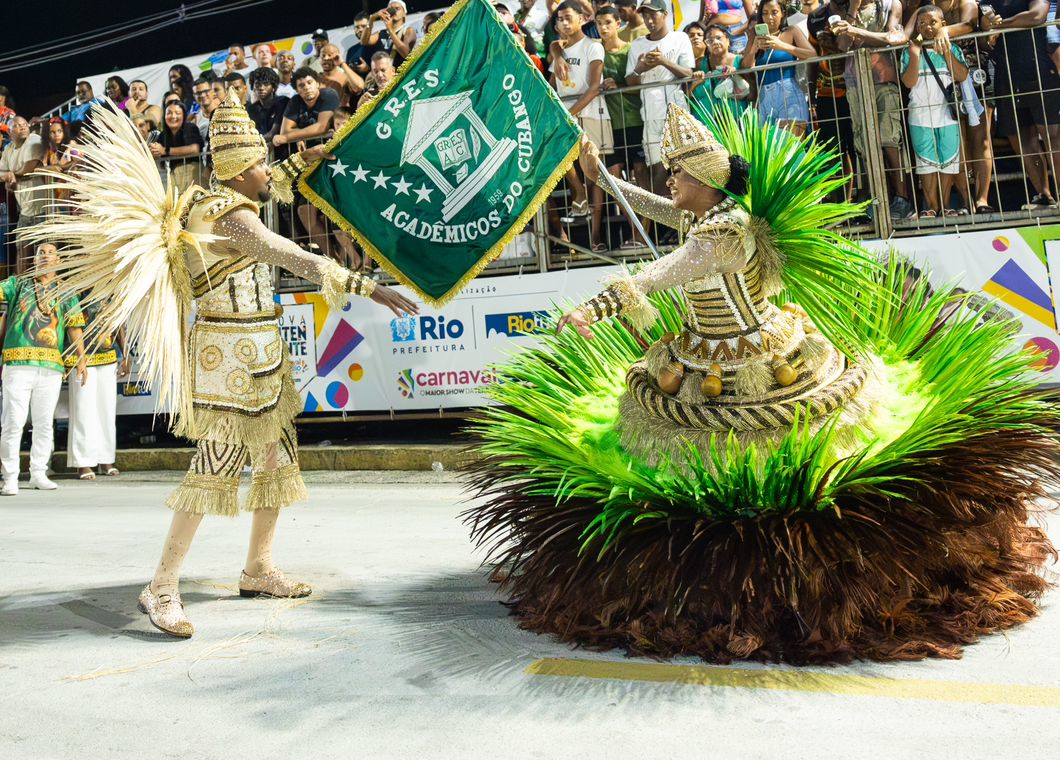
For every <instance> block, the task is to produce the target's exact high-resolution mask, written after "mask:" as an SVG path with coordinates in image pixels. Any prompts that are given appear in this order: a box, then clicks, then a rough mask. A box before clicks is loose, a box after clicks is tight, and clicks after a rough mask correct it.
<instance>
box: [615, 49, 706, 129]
mask: <svg viewBox="0 0 1060 760" xmlns="http://www.w3.org/2000/svg"><path fill="white" fill-rule="evenodd" d="M656 48H658V49H659V52H661V53H662V54H663V56H665V57H666V59H667V60H669V61H673V62H674V63H676V64H677V65H679V66H684V67H685V68H687V69H694V68H695V67H696V57H695V55H694V54H693V53H692V41H691V40H689V39H688V35H687V34H685V33H684V32H670V33H669V34H667V35H666V36H665V37H663V38H662V39H661V40H650V39H648V38H647V37H640V38H639V39H636V40H633V42H631V43H630V46H629V58H628V59H627V61H626V76H627V77H628V76H629V75H630V74H632V73H633V69H634V68H636V66H637V61H639V60H640V57H641V56H642V55H644V54H645V53H647V52H650V51H652V50H655V49H656ZM674 79H677V77H676V76H675V75H674V73H673V72H672V71H670V69H668V68H666V67H665V66H662V65H659V66H655V67H653V68H650V69H648V70H647V71H645V72H644V73H643V74H641V75H640V81H641V84H650V83H652V82H670V81H672V80H674ZM640 100H641V108H640V115H641V117H643V119H644V120H645V121H648V120H652V119H665V118H666V107H667V106H668V105H669V104H670V103H674V104H676V105H678V106H680V107H681V108H688V104H687V102H686V101H685V95H684V93H683V92H681V85H679V84H674V85H668V86H665V87H645V88H644V89H642V90H641V91H640Z"/></svg>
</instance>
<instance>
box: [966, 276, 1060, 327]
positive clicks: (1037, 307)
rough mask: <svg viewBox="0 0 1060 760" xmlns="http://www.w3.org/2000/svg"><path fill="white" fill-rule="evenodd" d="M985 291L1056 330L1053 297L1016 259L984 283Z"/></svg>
mask: <svg viewBox="0 0 1060 760" xmlns="http://www.w3.org/2000/svg"><path fill="white" fill-rule="evenodd" d="M983 291H984V292H986V293H989V294H990V295H992V296H994V297H995V298H997V299H998V300H999V301H1001V302H1002V303H1004V304H1007V305H1008V306H1011V307H1012V308H1013V309H1016V310H1017V311H1019V312H1021V313H1023V314H1026V315H1027V316H1028V317H1030V318H1031V319H1035V320H1037V321H1038V322H1041V323H1042V324H1043V325H1045V326H1046V327H1048V328H1050V329H1052V330H1056V317H1055V315H1054V314H1053V302H1052V299H1051V298H1050V297H1049V294H1048V293H1047V292H1045V291H1044V290H1042V288H1041V286H1040V285H1039V284H1038V283H1036V282H1035V281H1034V279H1033V278H1032V277H1031V276H1030V275H1029V274H1027V273H1026V272H1025V271H1023V269H1022V268H1021V267H1020V265H1019V264H1017V263H1016V262H1015V261H1014V260H1012V259H1009V260H1008V261H1006V262H1005V263H1004V264H1003V265H1002V267H1001V268H1000V269H999V270H997V271H996V272H995V273H994V276H993V277H991V278H990V279H989V280H988V281H987V282H986V284H985V285H983Z"/></svg>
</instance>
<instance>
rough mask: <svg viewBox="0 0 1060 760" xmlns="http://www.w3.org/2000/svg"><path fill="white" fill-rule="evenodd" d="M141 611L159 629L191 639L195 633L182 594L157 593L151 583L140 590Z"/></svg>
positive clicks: (171, 634)
mask: <svg viewBox="0 0 1060 760" xmlns="http://www.w3.org/2000/svg"><path fill="white" fill-rule="evenodd" d="M139 607H140V612H142V613H144V614H145V615H147V617H148V618H150V620H151V625H153V626H154V627H155V628H157V629H158V630H160V631H162V632H164V633H168V634H169V635H170V636H176V637H177V638H180V639H190V638H191V635H192V634H193V633H195V628H194V627H193V626H192V624H191V621H190V620H188V616H187V615H185V614H184V603H183V602H181V601H180V594H179V593H177V594H172V595H171V594H156V593H155V592H154V591H152V590H151V584H150V583H148V584H147V585H146V586H144V590H143V591H141V592H140V604H139Z"/></svg>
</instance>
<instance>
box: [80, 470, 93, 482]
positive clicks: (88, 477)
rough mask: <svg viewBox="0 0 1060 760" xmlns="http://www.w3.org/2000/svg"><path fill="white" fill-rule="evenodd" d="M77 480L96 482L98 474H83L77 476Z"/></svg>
mask: <svg viewBox="0 0 1060 760" xmlns="http://www.w3.org/2000/svg"><path fill="white" fill-rule="evenodd" d="M77 479H78V480H95V479H96V473H94V472H82V473H81V474H80V475H78V476H77Z"/></svg>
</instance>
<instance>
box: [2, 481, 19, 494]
mask: <svg viewBox="0 0 1060 760" xmlns="http://www.w3.org/2000/svg"><path fill="white" fill-rule="evenodd" d="M0 496H18V480H17V479H16V478H11V479H9V480H5V481H4V485H3V487H2V488H0Z"/></svg>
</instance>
